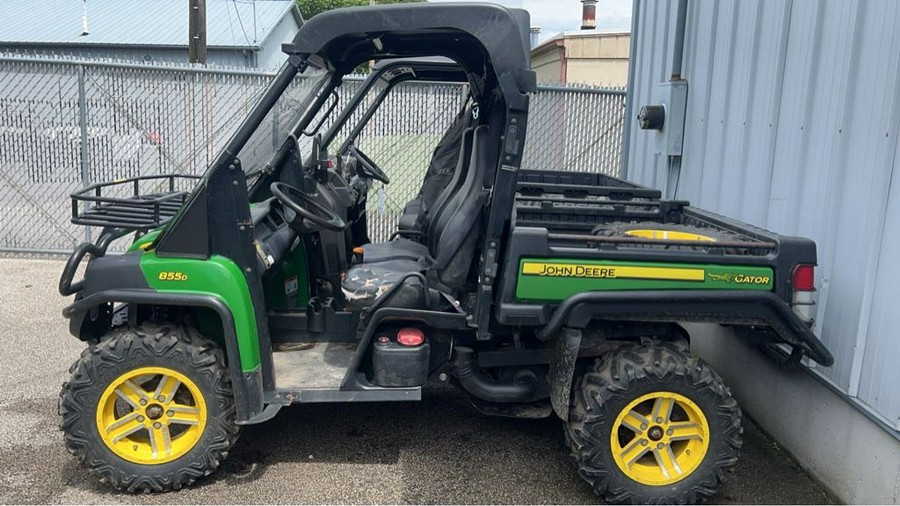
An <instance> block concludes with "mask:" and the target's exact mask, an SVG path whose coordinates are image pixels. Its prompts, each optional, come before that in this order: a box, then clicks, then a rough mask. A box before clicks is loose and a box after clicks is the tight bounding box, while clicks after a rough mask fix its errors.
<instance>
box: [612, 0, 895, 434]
mask: <svg viewBox="0 0 900 506" xmlns="http://www.w3.org/2000/svg"><path fill="white" fill-rule="evenodd" d="M676 5H677V1H676V0H670V1H665V0H659V1H657V0H652V1H651V0H637V2H636V6H635V12H638V13H639V17H638V19H637V24H636V26H635V28H636V30H637V36H636V41H637V42H636V46H635V51H634V53H633V60H632V61H633V64H634V65H635V69H634V78H633V81H632V85H633V90H632V91H631V93H632V95H631V96H630V97H629V100H630V101H631V104H632V105H633V109H634V110H635V111H636V110H637V109H638V108H639V107H640V106H641V105H644V104H650V103H654V102H655V99H656V97H657V91H656V87H657V85H658V83H660V82H662V81H664V80H667V79H668V78H669V75H670V73H671V61H672V51H673V40H674V27H675V16H676ZM898 26H900V2H897V1H895V0H868V1H848V0H793V1H790V0H787V1H784V2H774V1H765V0H756V1H746V0H741V1H734V0H732V1H726V0H722V1H700V0H689V2H688V10H687V29H686V40H685V53H684V70H683V75H684V77H685V79H687V80H688V86H689V92H688V105H687V115H686V121H685V139H684V140H685V144H684V153H683V157H682V159H681V163H680V171H679V164H678V163H677V161H676V163H671V162H670V160H669V159H668V158H667V157H665V156H662V155H659V154H658V152H659V149H658V147H657V146H658V143H659V139H658V137H659V134H656V133H653V132H643V131H640V130H638V129H637V125H636V122H632V128H631V130H630V132H628V134H627V135H629V136H630V139H629V153H628V165H627V168H626V170H627V177H628V178H629V179H631V180H634V181H637V182H640V183H644V184H649V185H654V186H656V187H660V188H664V189H665V190H666V192H667V194H668V195H669V196H674V197H677V198H679V199H688V200H690V201H691V202H692V203H693V204H695V205H698V206H699V207H703V208H706V209H710V210H714V211H717V212H721V213H723V214H726V215H729V216H733V217H735V218H739V219H742V220H744V221H747V222H749V223H753V224H756V225H760V226H763V227H765V228H768V229H770V230H773V231H776V232H779V233H781V234H787V235H804V236H808V237H812V238H814V239H815V240H816V242H817V243H818V246H819V265H820V267H819V269H818V271H817V277H818V280H817V281H818V284H819V286H820V293H819V304H820V307H819V313H818V322H817V325H816V327H817V328H816V330H817V333H819V334H820V335H821V336H822V338H823V340H824V341H825V343H826V344H827V345H828V347H829V348H830V349H831V350H832V352H833V353H834V354H835V365H834V366H833V367H831V368H827V369H822V370H821V372H822V373H823V374H824V375H825V376H826V377H827V378H829V379H830V380H831V381H833V383H834V384H835V385H837V387H838V388H840V389H841V390H842V391H844V392H846V393H848V394H849V395H850V396H852V397H855V398H857V399H858V400H859V401H860V402H861V403H862V404H863V405H865V406H866V407H868V408H870V409H871V411H872V412H874V413H875V414H877V416H879V417H881V418H882V420H883V421H884V422H886V423H887V424H888V425H890V426H892V427H894V428H897V429H900V367H897V365H896V364H897V363H900V309H898V308H897V305H898V299H900V178H898V181H897V183H896V184H893V185H892V182H893V181H892V176H893V174H894V172H895V167H897V169H896V170H897V172H898V175H900V167H898V165H900V143H898V135H900V30H897V27H898ZM679 172H680V174H679ZM676 176H677V178H676ZM676 181H677V183H676Z"/></svg>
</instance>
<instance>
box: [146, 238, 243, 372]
mask: <svg viewBox="0 0 900 506" xmlns="http://www.w3.org/2000/svg"><path fill="white" fill-rule="evenodd" d="M148 235H150V234H148ZM145 237H146V236H145ZM141 270H142V271H143V272H144V277H145V278H146V279H147V284H148V285H150V287H151V288H154V289H156V290H158V291H160V292H164V293H171V294H173V295H175V294H179V293H185V294H202V295H212V296H214V297H216V298H218V299H219V300H221V301H222V302H223V303H224V304H225V305H226V306H227V307H228V308H229V309H230V310H231V314H232V316H233V317H234V326H235V329H234V330H235V333H236V335H237V344H238V350H239V351H240V355H241V369H242V370H243V371H244V372H252V371H254V370H256V369H257V368H258V367H259V364H260V361H259V337H258V334H257V329H256V315H255V312H254V309H253V303H252V300H251V298H250V289H249V288H248V287H247V282H246V280H245V279H244V275H243V273H242V272H241V270H240V268H238V266H237V265H235V263H234V262H232V261H231V260H229V259H228V258H225V257H222V256H212V257H210V258H209V259H208V260H199V259H192V258H169V257H158V256H156V253H155V252H153V251H149V252H147V253H144V254H143V255H142V256H141Z"/></svg>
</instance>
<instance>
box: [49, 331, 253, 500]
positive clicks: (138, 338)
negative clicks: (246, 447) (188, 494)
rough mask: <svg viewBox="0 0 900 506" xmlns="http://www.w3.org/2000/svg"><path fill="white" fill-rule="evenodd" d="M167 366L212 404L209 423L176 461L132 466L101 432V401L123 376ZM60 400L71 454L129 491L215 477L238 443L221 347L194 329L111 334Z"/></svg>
mask: <svg viewBox="0 0 900 506" xmlns="http://www.w3.org/2000/svg"><path fill="white" fill-rule="evenodd" d="M152 366H157V367H166V368H169V369H173V370H176V371H178V372H180V373H181V374H183V375H185V376H187V377H188V378H190V379H191V381H193V382H194V383H195V384H196V385H197V387H198V388H199V389H200V391H201V393H202V395H203V398H204V399H205V401H206V410H207V411H206V412H207V420H206V425H205V428H204V430H203V433H202V435H201V436H200V439H199V441H198V442H197V444H196V445H195V446H194V447H193V448H191V449H190V451H188V452H187V453H186V454H184V455H183V456H181V457H180V458H178V459H176V460H173V461H171V462H167V463H163V464H154V465H141V464H136V463H133V462H129V461H127V460H125V459H123V458H121V457H119V456H117V455H116V454H115V453H113V452H112V451H111V450H110V449H109V447H108V446H107V445H106V444H105V443H104V442H103V440H102V438H101V437H100V433H99V430H98V428H97V421H96V410H97V406H98V403H99V400H100V397H101V395H102V393H103V392H104V390H105V389H106V388H107V387H108V386H109V385H110V383H111V382H112V381H114V380H115V379H116V378H118V377H119V376H120V375H122V374H124V373H126V372H128V371H131V370H134V369H137V368H140V367H152ZM69 373H70V374H71V376H70V379H69V381H67V382H66V383H64V384H63V387H62V391H61V392H60V399H59V414H60V416H61V417H62V423H61V424H60V430H62V431H63V433H64V437H65V444H66V449H68V451H69V453H71V454H72V455H74V456H75V457H76V458H77V459H78V461H79V462H80V463H81V464H82V465H84V466H85V467H87V468H88V470H89V471H90V472H91V473H92V474H94V475H96V476H98V477H99V478H100V481H101V482H104V483H107V484H109V485H111V486H112V487H114V488H115V489H117V490H127V491H129V492H165V491H169V490H177V489H180V488H181V487H183V486H186V485H191V484H193V483H194V481H196V480H197V478H200V477H202V476H206V475H209V474H210V473H212V472H213V471H215V470H216V468H218V467H219V464H220V463H221V462H222V460H223V459H225V457H226V456H227V455H228V451H229V450H230V449H231V447H232V446H233V445H234V443H235V441H237V438H238V432H239V427H238V425H236V424H235V405H234V395H233V393H232V387H231V378H230V376H229V374H228V369H227V368H226V366H225V359H224V356H223V353H222V351H221V350H220V349H219V348H218V346H217V345H216V344H215V343H214V342H212V341H210V340H208V339H205V338H203V337H201V335H200V333H199V332H198V331H197V330H195V329H193V328H191V327H185V326H181V325H177V324H169V323H145V324H142V325H141V326H140V327H130V328H129V327H123V328H119V329H115V330H113V331H111V332H110V333H108V334H107V335H106V336H104V337H103V339H102V340H101V341H100V342H99V343H97V344H92V345H90V346H89V347H88V348H87V349H85V350H84V352H82V354H81V357H80V358H79V359H78V360H77V361H76V362H75V363H74V364H73V365H72V367H71V368H70V369H69Z"/></svg>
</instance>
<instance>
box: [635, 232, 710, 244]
mask: <svg viewBox="0 0 900 506" xmlns="http://www.w3.org/2000/svg"><path fill="white" fill-rule="evenodd" d="M625 235H629V236H631V237H643V238H644V239H663V240H669V241H699V242H716V240H715V239H713V238H712V237H707V236H705V235H700V234H692V233H690V232H678V231H675V230H629V231H628V232H625Z"/></svg>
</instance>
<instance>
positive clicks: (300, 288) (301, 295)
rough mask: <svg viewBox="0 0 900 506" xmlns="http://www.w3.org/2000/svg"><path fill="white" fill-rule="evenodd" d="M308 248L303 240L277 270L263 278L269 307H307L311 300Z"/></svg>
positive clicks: (267, 306)
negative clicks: (307, 269) (307, 258)
mask: <svg viewBox="0 0 900 506" xmlns="http://www.w3.org/2000/svg"><path fill="white" fill-rule="evenodd" d="M306 266H307V264H306V248H305V247H304V245H303V242H302V241H301V242H300V244H299V245H298V246H297V247H296V248H294V250H293V251H291V253H290V255H288V257H287V258H286V259H285V260H284V261H283V262H281V264H280V265H279V266H278V269H277V270H276V271H275V272H270V273H267V274H266V276H265V277H264V278H263V291H264V293H265V298H266V308H267V309H292V308H293V309H296V308H305V307H306V303H307V302H309V275H308V274H307V272H306Z"/></svg>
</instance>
